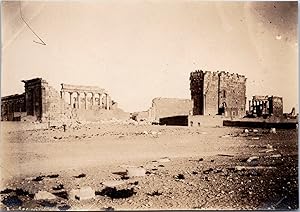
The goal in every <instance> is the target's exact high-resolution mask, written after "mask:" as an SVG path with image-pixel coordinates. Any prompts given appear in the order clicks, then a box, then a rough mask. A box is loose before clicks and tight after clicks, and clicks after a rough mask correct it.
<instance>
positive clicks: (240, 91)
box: [190, 70, 247, 117]
mask: <svg viewBox="0 0 300 212" xmlns="http://www.w3.org/2000/svg"><path fill="white" fill-rule="evenodd" d="M246 80H247V78H246V77H245V76H243V75H239V74H231V73H228V72H224V71H221V72H210V71H202V70H201V71H199V70H197V71H194V72H192V73H191V74H190V90H191V99H192V100H193V115H223V116H225V117H243V116H244V115H245V114H246Z"/></svg>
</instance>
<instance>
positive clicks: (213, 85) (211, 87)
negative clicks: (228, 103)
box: [203, 71, 219, 115]
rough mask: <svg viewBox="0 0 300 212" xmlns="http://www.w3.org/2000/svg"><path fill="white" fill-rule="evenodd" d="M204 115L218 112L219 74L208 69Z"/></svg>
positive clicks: (205, 80)
mask: <svg viewBox="0 0 300 212" xmlns="http://www.w3.org/2000/svg"><path fill="white" fill-rule="evenodd" d="M203 91H204V115H216V114H217V113H218V104H219V100H218V92H219V75H218V73H217V72H210V71H206V72H205V74H204V90H203Z"/></svg>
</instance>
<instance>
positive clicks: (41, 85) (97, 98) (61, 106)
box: [1, 78, 130, 123]
mask: <svg viewBox="0 0 300 212" xmlns="http://www.w3.org/2000/svg"><path fill="white" fill-rule="evenodd" d="M22 82H24V83H25V93H24V94H21V95H12V96H7V97H2V98H1V100H2V101H1V120H3V121H8V120H9V121H20V120H21V121H29V122H35V121H40V122H52V123H53V122H59V123H67V122H71V121H74V120H82V121H99V120H110V119H113V118H114V119H121V120H124V119H129V117H130V115H129V113H126V112H124V111H123V110H121V109H120V108H118V104H117V103H116V102H114V101H113V100H112V99H111V98H110V96H109V95H108V94H107V92H106V91H105V90H104V89H100V88H98V87H96V86H75V85H66V84H62V85H64V87H63V88H62V91H61V92H58V91H57V90H55V89H54V88H53V87H52V86H49V84H48V82H47V81H45V80H43V79H42V78H35V79H30V80H23V81H22ZM65 93H67V94H70V95H69V97H68V100H69V102H68V101H66V98H65V96H64V95H63V94H65ZM74 94H76V95H74ZM80 94H81V95H80ZM88 94H92V96H91V97H88ZM16 116H17V118H16Z"/></svg>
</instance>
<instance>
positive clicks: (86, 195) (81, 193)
mask: <svg viewBox="0 0 300 212" xmlns="http://www.w3.org/2000/svg"><path fill="white" fill-rule="evenodd" d="M76 193H77V194H75V199H78V200H86V199H92V198H94V197H95V191H94V190H93V189H92V188H91V187H89V186H86V187H82V188H80V189H78V191H77V192H76Z"/></svg>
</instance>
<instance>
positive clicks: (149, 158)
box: [1, 122, 299, 210]
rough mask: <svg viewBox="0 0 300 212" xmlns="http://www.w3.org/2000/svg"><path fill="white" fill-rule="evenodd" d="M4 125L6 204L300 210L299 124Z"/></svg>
mask: <svg viewBox="0 0 300 212" xmlns="http://www.w3.org/2000/svg"><path fill="white" fill-rule="evenodd" d="M23 126H24V125H22V124H21V123H19V124H15V123H4V122H3V123H2V126H1V127H2V135H1V136H2V139H1V141H2V142H1V151H2V152H1V155H2V157H1V159H2V162H1V179H2V183H1V208H2V209H3V210H6V209H7V210H8V209H9V210H80V209H85V210H118V209H285V210H289V209H291V210H293V209H298V206H299V204H298V142H297V137H298V130H278V129H277V130H276V131H275V132H270V129H247V130H245V129H241V128H240V129H238V128H226V127H210V128H208V127H207V128H205V127H199V128H188V127H167V126H151V125H150V126H149V125H136V124H122V123H115V124H114V123H106V124H105V123H101V124H100V123H98V124H96V123H94V124H92V123H90V124H80V123H77V124H76V125H74V126H72V127H68V128H67V130H66V132H64V131H63V129H62V128H50V129H43V128H42V127H39V128H40V129H32V128H29V127H28V126H27V127H23Z"/></svg>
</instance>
